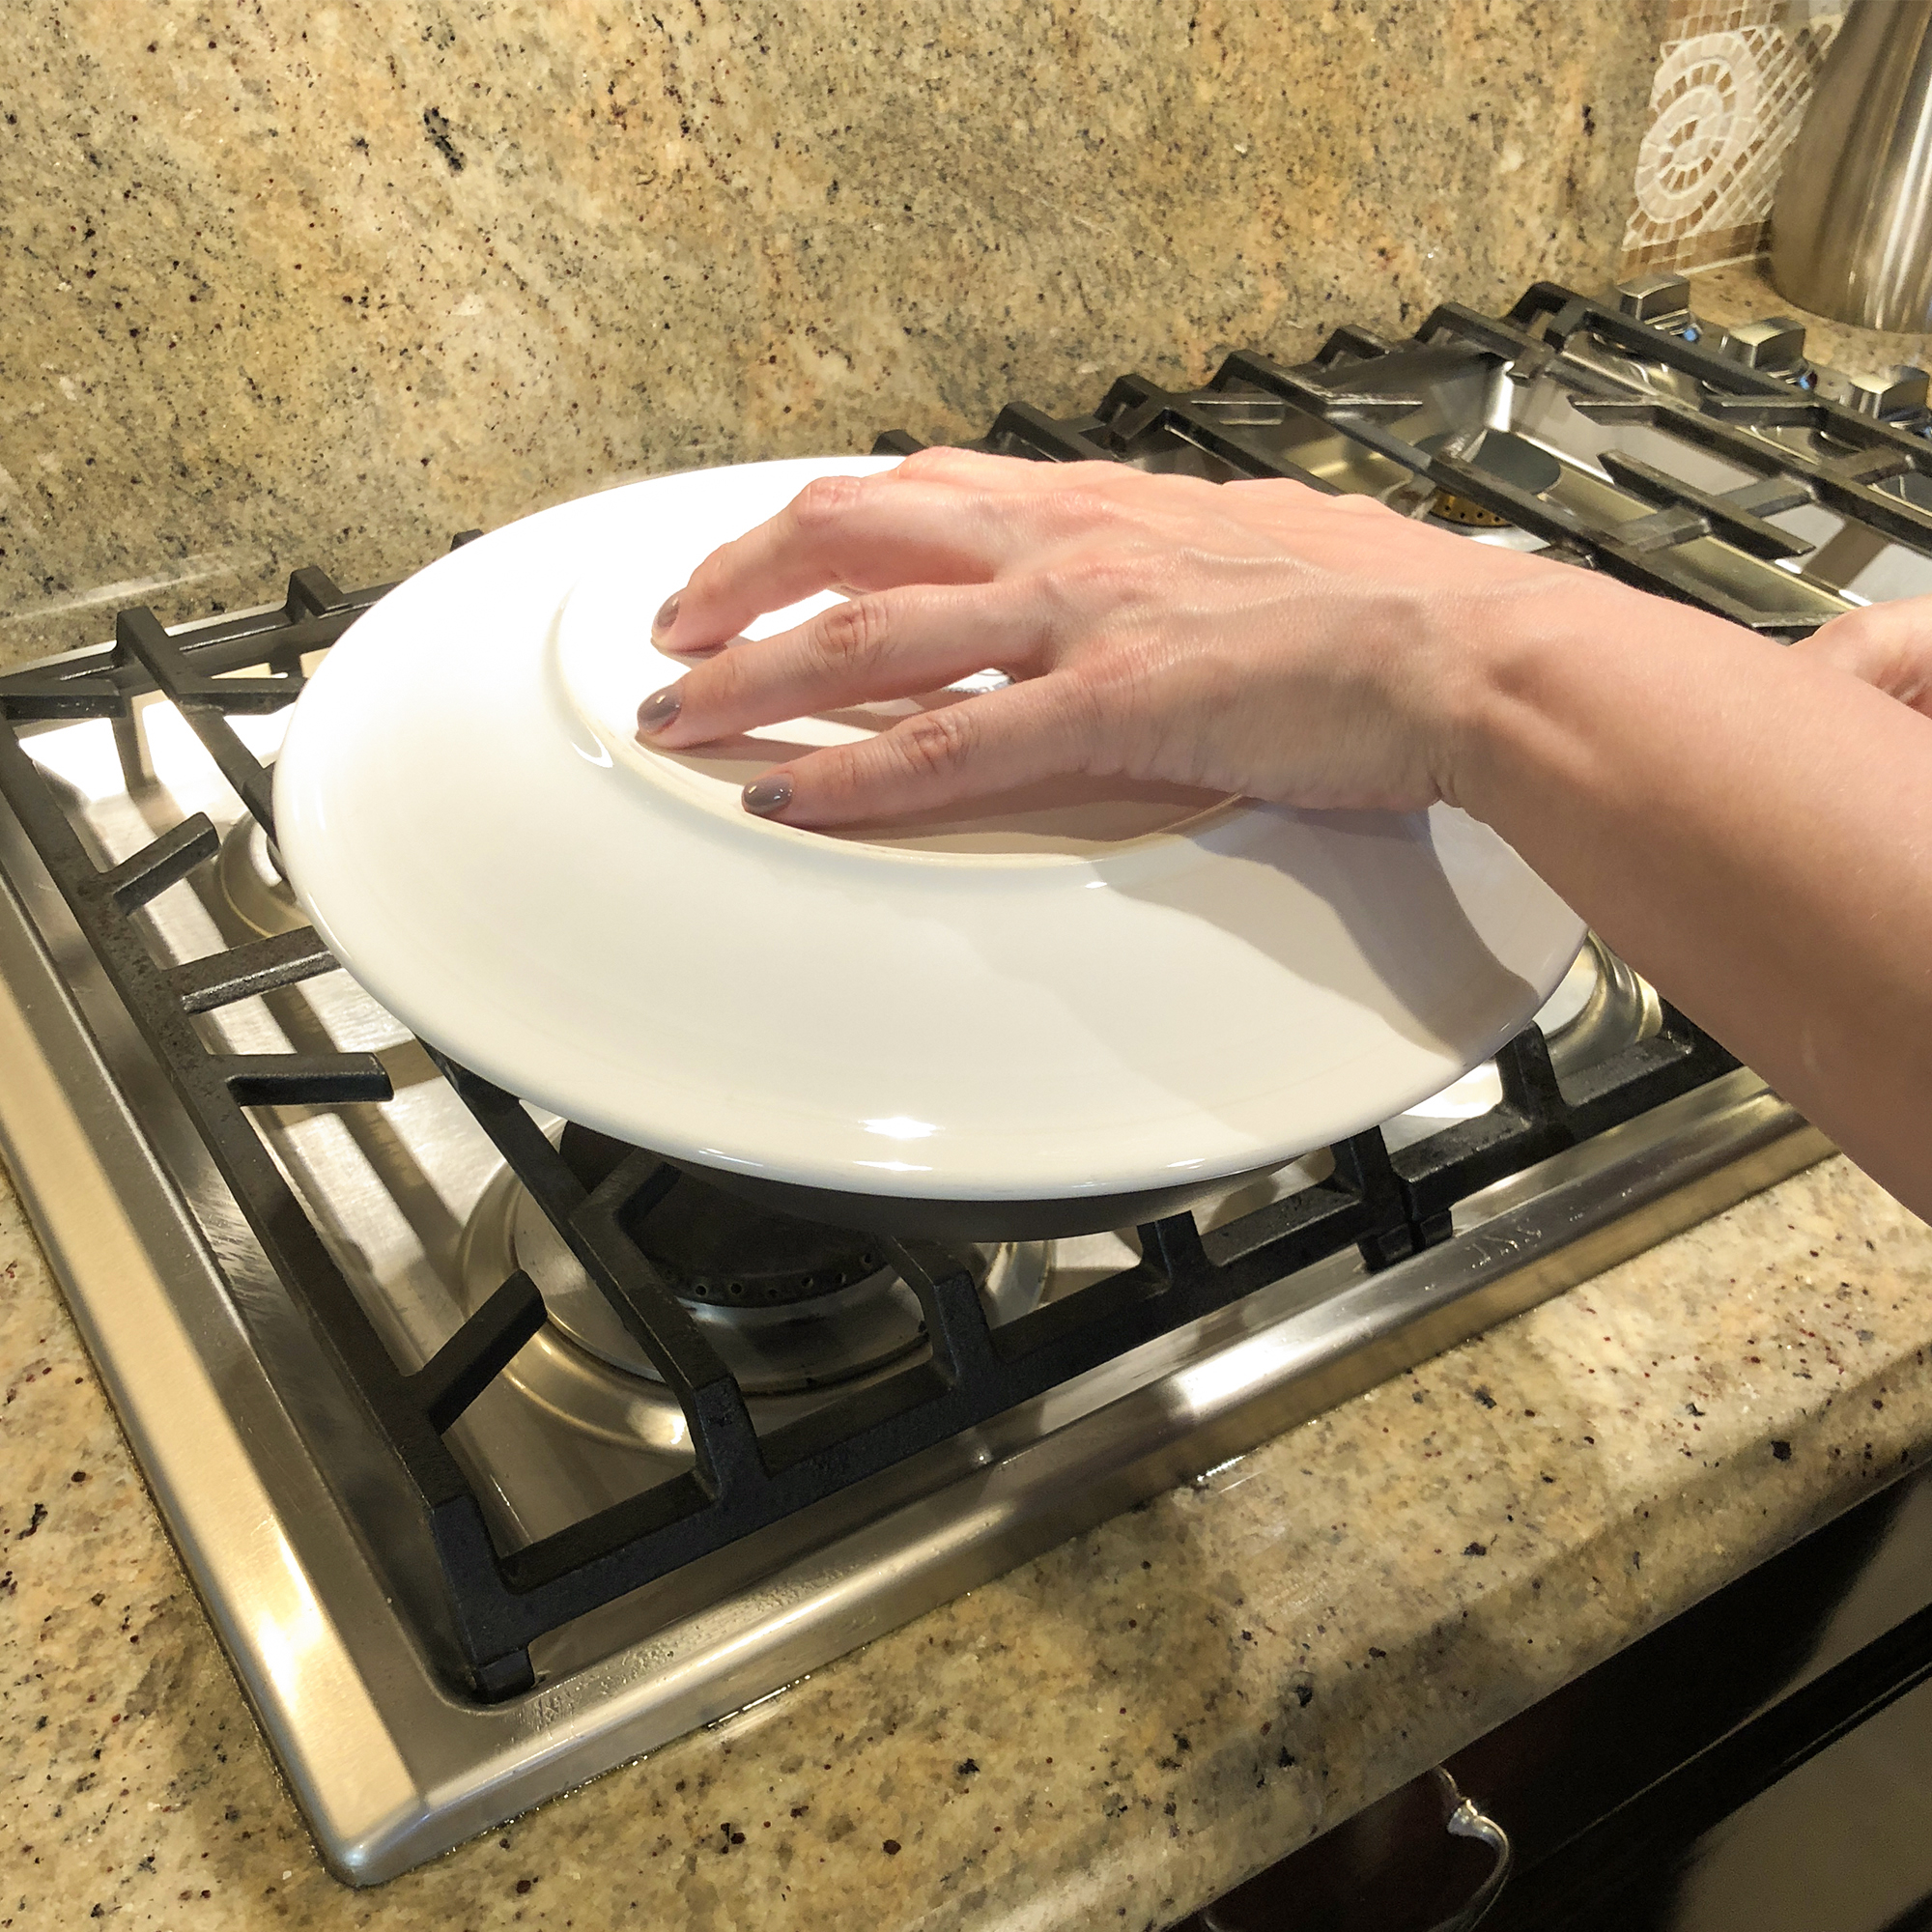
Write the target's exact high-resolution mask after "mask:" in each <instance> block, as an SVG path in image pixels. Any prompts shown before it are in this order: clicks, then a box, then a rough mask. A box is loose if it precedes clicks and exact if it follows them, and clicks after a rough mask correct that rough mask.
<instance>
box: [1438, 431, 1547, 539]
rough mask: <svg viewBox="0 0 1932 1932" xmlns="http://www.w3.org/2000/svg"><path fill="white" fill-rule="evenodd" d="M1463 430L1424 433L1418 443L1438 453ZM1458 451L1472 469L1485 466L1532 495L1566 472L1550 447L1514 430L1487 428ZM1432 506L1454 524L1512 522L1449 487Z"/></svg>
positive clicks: (1502, 525)
mask: <svg viewBox="0 0 1932 1932" xmlns="http://www.w3.org/2000/svg"><path fill="white" fill-rule="evenodd" d="M1462 435H1463V432H1461V431H1457V430H1443V431H1441V432H1440V433H1439V434H1438V435H1435V436H1430V437H1425V438H1424V439H1423V440H1422V441H1421V442H1419V443H1418V444H1417V445H1416V447H1417V448H1418V449H1423V450H1427V451H1428V453H1429V454H1430V455H1431V456H1435V455H1438V454H1440V453H1441V452H1442V451H1443V450H1444V449H1447V448H1448V447H1449V446H1450V445H1451V444H1452V443H1454V442H1455V441H1457V440H1458V439H1459V438H1460V437H1461V436H1462ZM1456 454H1458V455H1460V456H1461V457H1462V458H1463V462H1465V463H1467V464H1468V465H1469V466H1470V468H1471V469H1481V470H1484V471H1486V472H1487V473H1488V474H1489V475H1492V476H1493V477H1495V478H1496V479H1497V480H1498V481H1500V482H1503V483H1510V484H1514V485H1515V486H1516V488H1517V489H1519V490H1526V491H1528V492H1529V494H1530V495H1531V496H1533V497H1540V496H1542V494H1543V493H1544V492H1545V491H1546V490H1548V489H1549V488H1550V487H1551V486H1552V485H1553V484H1555V483H1556V482H1557V481H1558V480H1559V479H1560V478H1561V476H1562V474H1563V466H1562V465H1561V464H1560V463H1559V462H1557V460H1556V459H1555V457H1553V456H1551V455H1550V454H1549V452H1548V450H1547V449H1541V448H1539V447H1538V446H1537V445H1536V444H1535V443H1533V442H1531V441H1529V440H1527V439H1526V438H1524V437H1520V436H1518V435H1517V434H1516V433H1515V432H1514V431H1512V430H1506V429H1486V430H1485V431H1484V432H1483V433H1482V435H1481V436H1480V437H1479V438H1478V439H1477V440H1476V441H1475V443H1474V444H1473V445H1471V446H1470V447H1469V448H1467V449H1465V450H1457V451H1456ZM1432 508H1433V511H1434V514H1435V515H1436V516H1438V517H1445V518H1447V519H1448V521H1449V522H1451V523H1452V524H1468V525H1472V526H1475V527H1477V528H1479V529H1504V528H1506V527H1507V526H1508V524H1509V519H1508V518H1507V517H1501V516H1498V515H1497V514H1496V513H1495V512H1494V511H1493V510H1488V509H1485V508H1484V507H1483V506H1482V505H1481V504H1480V503H1474V502H1471V501H1470V500H1469V499H1468V498H1467V497H1458V496H1456V495H1454V494H1453V493H1452V492H1450V491H1447V490H1443V491H1438V492H1437V494H1436V497H1435V503H1434V505H1433V506H1432Z"/></svg>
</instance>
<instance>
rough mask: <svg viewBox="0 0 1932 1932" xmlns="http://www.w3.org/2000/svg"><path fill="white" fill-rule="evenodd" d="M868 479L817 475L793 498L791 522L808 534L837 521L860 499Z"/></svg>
mask: <svg viewBox="0 0 1932 1932" xmlns="http://www.w3.org/2000/svg"><path fill="white" fill-rule="evenodd" d="M865 480H866V479H865V478H864V477H863V476H814V477H813V478H812V480H811V481H810V483H808V484H807V485H806V486H805V488H804V489H803V490H801V491H800V492H799V493H798V495H797V496H796V497H793V498H792V502H791V516H792V522H793V523H794V524H796V525H797V526H798V527H799V528H800V529H801V530H804V531H806V532H808V533H811V532H814V531H819V530H823V529H824V528H826V527H827V526H829V525H833V524H836V523H838V520H839V519H840V518H841V517H843V516H844V515H845V513H846V512H847V511H848V510H850V509H851V507H852V505H853V504H854V503H855V502H856V501H857V500H858V497H859V493H860V491H861V489H862V488H863V487H864V484H865Z"/></svg>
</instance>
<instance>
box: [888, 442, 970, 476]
mask: <svg viewBox="0 0 1932 1932" xmlns="http://www.w3.org/2000/svg"><path fill="white" fill-rule="evenodd" d="M979 467H980V464H979V461H978V460H977V459H976V458H975V456H974V455H973V453H972V452H971V451H969V450H964V449H950V448H948V447H947V446H946V445H945V444H944V443H933V444H930V445H928V446H927V447H926V448H924V449H916V450H914V451H913V453H912V454H911V455H910V456H908V457H907V458H906V459H905V461H904V462H903V463H901V464H900V465H899V466H898V468H897V469H894V470H892V471H890V472H888V473H889V474H891V475H894V476H902V477H909V478H911V479H912V480H914V481H916V482H917V481H922V480H923V481H926V482H932V481H935V480H941V479H944V478H946V477H948V476H958V475H962V474H964V473H965V472H966V471H968V470H971V469H978V468H979Z"/></svg>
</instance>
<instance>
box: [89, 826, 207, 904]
mask: <svg viewBox="0 0 1932 1932" xmlns="http://www.w3.org/2000/svg"><path fill="white" fill-rule="evenodd" d="M220 849H221V840H220V838H219V837H218V836H217V835H216V833H215V830H214V827H213V825H211V824H210V823H209V821H208V820H207V819H206V818H205V817H203V816H202V814H201V813H200V812H198V811H197V812H196V813H195V814H194V816H193V817H192V818H185V819H183V820H182V822H181V823H180V824H179V825H177V826H176V827H174V829H173V830H172V831H169V832H163V833H162V834H161V836H160V837H159V838H156V840H155V841H154V842H153V843H152V844H150V845H144V846H142V847H141V849H140V850H139V851H138V852H136V853H135V854H134V856H133V857H132V858H131V859H124V860H122V862H121V863H120V865H118V866H116V867H113V868H112V869H111V870H109V871H106V872H102V873H101V874H100V890H102V891H104V892H105V893H106V894H107V895H108V897H109V898H111V899H112V900H113V901H114V904H115V907H116V909H117V910H118V911H121V912H132V911H133V910H134V909H135V908H136V907H137V906H144V905H146V904H147V903H148V901H149V900H150V899H154V898H158V897H159V896H160V895H161V894H163V893H164V892H166V891H167V889H168V888H169V887H170V886H173V885H178V884H179V883H180V882H181V881H182V880H183V879H185V878H186V877H187V875H188V874H189V873H190V872H191V871H193V870H194V868H195V867H197V866H199V865H201V864H202V863H203V862H204V861H206V860H209V859H212V858H213V857H214V855H215V853H216V852H218V851H219V850H220Z"/></svg>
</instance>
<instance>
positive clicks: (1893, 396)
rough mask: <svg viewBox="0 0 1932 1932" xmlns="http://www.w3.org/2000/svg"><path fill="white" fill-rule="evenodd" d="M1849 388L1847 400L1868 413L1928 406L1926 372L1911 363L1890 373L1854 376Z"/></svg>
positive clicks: (1890, 413) (1892, 412)
mask: <svg viewBox="0 0 1932 1932" xmlns="http://www.w3.org/2000/svg"><path fill="white" fill-rule="evenodd" d="M1846 388H1847V395H1846V401H1848V402H1849V403H1850V404H1851V406H1852V407H1853V409H1855V410H1857V411H1858V412H1859V413H1860V414H1861V415H1864V416H1894V415H1900V414H1902V413H1904V412H1905V411H1907V410H1922V409H1923V408H1924V407H1925V405H1926V388H1927V378H1926V374H1925V371H1924V370H1923V369H1919V368H1916V367H1915V366H1914V365H1913V364H1912V363H1910V362H1901V363H1899V364H1898V365H1897V367H1896V368H1894V369H1893V370H1892V371H1891V372H1890V373H1889V375H1884V376H1853V377H1850V378H1848V379H1847V383H1846Z"/></svg>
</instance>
